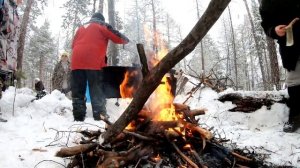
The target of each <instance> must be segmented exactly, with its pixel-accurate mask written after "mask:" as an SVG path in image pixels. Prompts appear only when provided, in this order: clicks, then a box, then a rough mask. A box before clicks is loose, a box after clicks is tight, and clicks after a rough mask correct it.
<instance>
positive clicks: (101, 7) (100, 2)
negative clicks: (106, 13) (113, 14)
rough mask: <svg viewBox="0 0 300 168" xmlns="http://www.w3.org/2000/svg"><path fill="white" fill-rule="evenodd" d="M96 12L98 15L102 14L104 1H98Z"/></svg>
mask: <svg viewBox="0 0 300 168" xmlns="http://www.w3.org/2000/svg"><path fill="white" fill-rule="evenodd" d="M98 8H99V9H98V10H99V12H100V13H103V8H104V0H99V6H98Z"/></svg>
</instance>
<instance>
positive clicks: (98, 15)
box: [92, 12, 105, 21]
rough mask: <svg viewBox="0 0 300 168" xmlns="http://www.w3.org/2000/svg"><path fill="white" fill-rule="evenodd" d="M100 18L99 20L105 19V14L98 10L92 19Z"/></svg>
mask: <svg viewBox="0 0 300 168" xmlns="http://www.w3.org/2000/svg"><path fill="white" fill-rule="evenodd" d="M93 18H94V19H98V20H101V21H105V18H104V16H103V15H102V14H101V13H100V12H96V13H94V14H93V16H92V19H93Z"/></svg>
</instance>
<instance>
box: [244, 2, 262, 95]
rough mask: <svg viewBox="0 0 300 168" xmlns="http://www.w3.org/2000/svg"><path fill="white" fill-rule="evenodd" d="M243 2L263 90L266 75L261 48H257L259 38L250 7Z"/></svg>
mask: <svg viewBox="0 0 300 168" xmlns="http://www.w3.org/2000/svg"><path fill="white" fill-rule="evenodd" d="M244 4H245V6H246V10H247V14H248V17H249V21H250V25H251V31H252V35H253V38H254V42H255V49H256V52H257V56H258V60H259V65H260V70H261V75H262V80H263V86H264V90H267V82H266V75H265V70H264V65H263V64H264V63H263V62H264V61H263V55H262V52H261V50H260V48H259V40H258V37H257V36H256V34H255V27H254V23H253V19H252V16H251V13H250V9H249V6H248V3H247V1H246V0H244Z"/></svg>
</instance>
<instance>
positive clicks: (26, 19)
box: [17, 0, 34, 87]
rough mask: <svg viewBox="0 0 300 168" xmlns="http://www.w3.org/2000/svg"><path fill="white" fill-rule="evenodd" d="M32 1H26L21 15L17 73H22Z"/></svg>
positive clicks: (19, 81)
mask: <svg viewBox="0 0 300 168" xmlns="http://www.w3.org/2000/svg"><path fill="white" fill-rule="evenodd" d="M33 2H34V0H27V2H26V7H25V11H24V14H23V19H22V23H21V26H20V35H19V41H18V49H17V71H18V72H19V73H22V69H23V55H24V46H25V38H26V33H27V26H28V22H29V15H30V11H31V8H32V4H33ZM17 85H18V87H21V78H20V76H19V77H17Z"/></svg>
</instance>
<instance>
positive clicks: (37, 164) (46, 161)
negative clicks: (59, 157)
mask: <svg viewBox="0 0 300 168" xmlns="http://www.w3.org/2000/svg"><path fill="white" fill-rule="evenodd" d="M43 162H54V163H56V164H58V165H61V166H62V167H65V168H67V167H66V166H65V165H63V164H62V163H59V162H56V161H54V160H42V161H40V162H39V163H37V164H36V165H35V166H34V168H36V167H37V166H38V165H39V164H41V163H43Z"/></svg>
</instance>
